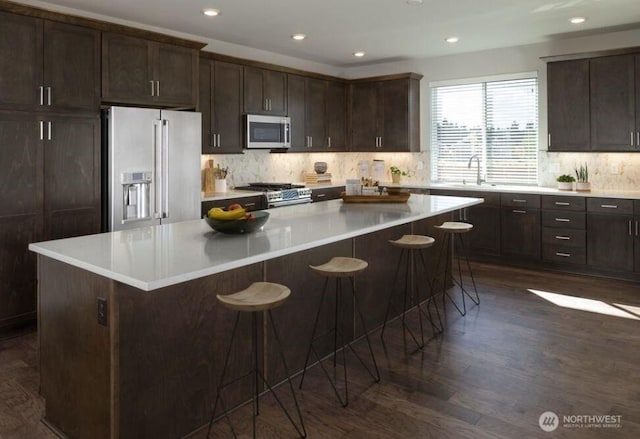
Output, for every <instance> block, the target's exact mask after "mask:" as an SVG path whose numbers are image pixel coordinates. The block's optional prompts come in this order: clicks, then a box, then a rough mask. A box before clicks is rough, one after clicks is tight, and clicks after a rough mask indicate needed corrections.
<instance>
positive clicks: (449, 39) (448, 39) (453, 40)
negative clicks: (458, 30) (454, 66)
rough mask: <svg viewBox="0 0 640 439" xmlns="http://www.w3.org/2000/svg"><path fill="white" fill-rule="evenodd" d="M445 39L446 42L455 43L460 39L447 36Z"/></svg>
mask: <svg viewBox="0 0 640 439" xmlns="http://www.w3.org/2000/svg"><path fill="white" fill-rule="evenodd" d="M445 41H446V42H447V43H457V42H458V41H460V38H458V37H449V38H447V39H446V40H445Z"/></svg>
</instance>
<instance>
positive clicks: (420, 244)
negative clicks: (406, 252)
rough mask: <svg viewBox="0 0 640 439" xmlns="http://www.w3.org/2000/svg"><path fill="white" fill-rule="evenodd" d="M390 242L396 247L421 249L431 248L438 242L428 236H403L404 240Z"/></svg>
mask: <svg viewBox="0 0 640 439" xmlns="http://www.w3.org/2000/svg"><path fill="white" fill-rule="evenodd" d="M389 242H390V243H391V245H393V246H395V247H400V248H410V249H411V248H413V249H421V248H429V247H431V246H432V245H433V243H434V242H436V240H435V239H433V238H432V237H431V236H426V235H403V236H402V238H400V239H396V240H395V241H394V240H392V239H390V240H389Z"/></svg>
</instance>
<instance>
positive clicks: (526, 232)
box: [500, 208, 541, 259]
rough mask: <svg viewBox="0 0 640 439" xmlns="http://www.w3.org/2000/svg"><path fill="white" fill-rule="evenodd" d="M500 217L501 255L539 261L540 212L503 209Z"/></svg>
mask: <svg viewBox="0 0 640 439" xmlns="http://www.w3.org/2000/svg"><path fill="white" fill-rule="evenodd" d="M500 216H501V241H500V248H501V251H502V254H503V255H512V256H518V257H523V258H528V259H540V239H541V237H540V211H539V210H537V209H522V208H503V209H502V212H501V215H500Z"/></svg>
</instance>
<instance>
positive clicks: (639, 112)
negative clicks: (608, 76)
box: [636, 55, 640, 149]
mask: <svg viewBox="0 0 640 439" xmlns="http://www.w3.org/2000/svg"><path fill="white" fill-rule="evenodd" d="M636 149H640V55H636Z"/></svg>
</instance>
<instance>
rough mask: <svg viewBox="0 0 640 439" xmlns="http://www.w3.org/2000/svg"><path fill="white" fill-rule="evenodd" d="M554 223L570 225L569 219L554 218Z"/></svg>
mask: <svg viewBox="0 0 640 439" xmlns="http://www.w3.org/2000/svg"><path fill="white" fill-rule="evenodd" d="M556 222H558V223H570V222H571V220H570V219H569V218H556Z"/></svg>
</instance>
